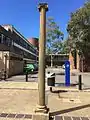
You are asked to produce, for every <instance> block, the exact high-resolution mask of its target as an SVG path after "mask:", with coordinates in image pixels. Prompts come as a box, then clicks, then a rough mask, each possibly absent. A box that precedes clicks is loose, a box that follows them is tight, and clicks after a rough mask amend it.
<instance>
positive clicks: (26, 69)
mask: <svg viewBox="0 0 90 120" xmlns="http://www.w3.org/2000/svg"><path fill="white" fill-rule="evenodd" d="M33 71H38V65H37V64H35V63H27V64H26V65H25V66H24V73H26V72H28V73H30V72H33Z"/></svg>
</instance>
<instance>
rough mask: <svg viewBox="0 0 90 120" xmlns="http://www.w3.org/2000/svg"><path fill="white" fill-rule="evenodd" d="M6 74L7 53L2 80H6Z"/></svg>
mask: <svg viewBox="0 0 90 120" xmlns="http://www.w3.org/2000/svg"><path fill="white" fill-rule="evenodd" d="M6 74H7V54H6V55H5V69H4V80H6Z"/></svg>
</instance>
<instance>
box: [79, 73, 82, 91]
mask: <svg viewBox="0 0 90 120" xmlns="http://www.w3.org/2000/svg"><path fill="white" fill-rule="evenodd" d="M79 90H82V76H81V75H79Z"/></svg>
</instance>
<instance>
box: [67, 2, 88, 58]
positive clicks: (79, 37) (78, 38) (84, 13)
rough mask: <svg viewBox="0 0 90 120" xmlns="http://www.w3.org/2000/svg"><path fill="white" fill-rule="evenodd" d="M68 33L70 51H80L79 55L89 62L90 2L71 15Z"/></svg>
mask: <svg viewBox="0 0 90 120" xmlns="http://www.w3.org/2000/svg"><path fill="white" fill-rule="evenodd" d="M67 31H68V33H69V39H68V44H69V46H70V49H71V48H73V49H77V50H79V54H80V55H81V56H83V57H84V58H85V59H86V60H88V57H89V56H90V2H87V3H85V4H84V6H83V7H82V8H80V9H78V10H76V12H74V13H72V14H71V20H70V21H69V23H68V27H67Z"/></svg>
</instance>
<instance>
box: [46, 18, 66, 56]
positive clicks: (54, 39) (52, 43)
mask: <svg viewBox="0 0 90 120" xmlns="http://www.w3.org/2000/svg"><path fill="white" fill-rule="evenodd" d="M46 32H47V36H46V40H47V41H46V53H47V54H52V53H56V52H58V51H60V50H61V47H62V40H63V36H64V35H63V33H62V32H61V31H60V30H59V26H58V25H57V24H56V23H55V21H54V19H53V18H52V17H49V18H48V19H47V31H46Z"/></svg>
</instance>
